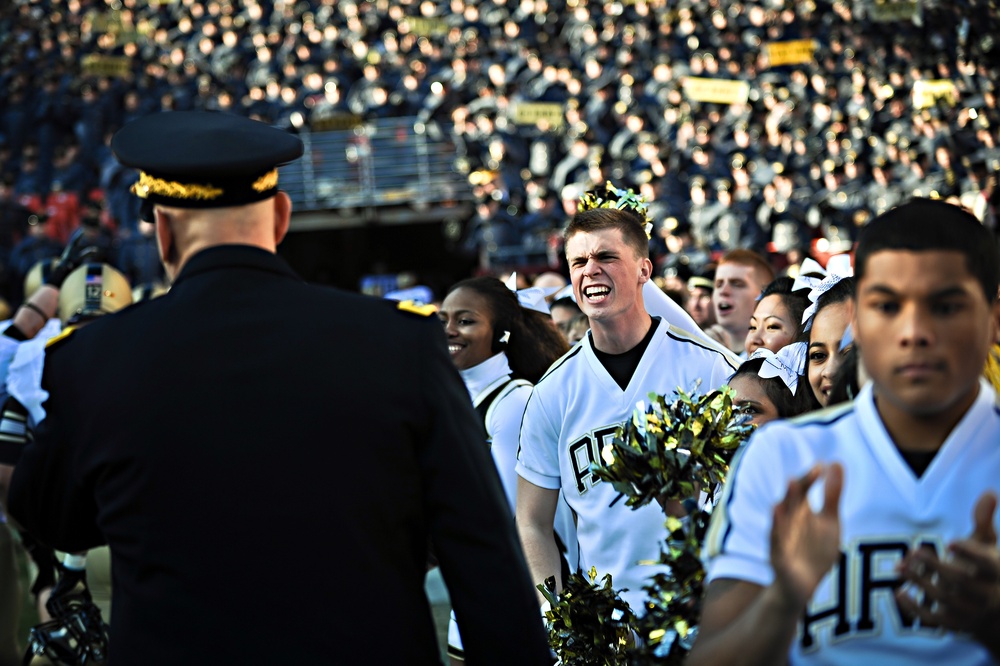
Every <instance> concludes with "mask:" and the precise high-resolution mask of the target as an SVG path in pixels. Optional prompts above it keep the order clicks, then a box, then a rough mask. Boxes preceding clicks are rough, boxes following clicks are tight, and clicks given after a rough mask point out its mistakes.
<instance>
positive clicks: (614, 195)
mask: <svg viewBox="0 0 1000 666" xmlns="http://www.w3.org/2000/svg"><path fill="white" fill-rule="evenodd" d="M604 190H605V191H604V192H587V193H586V194H584V195H583V196H582V197H580V202H579V203H578V204H577V206H576V209H577V210H578V211H579V212H581V213H582V212H583V211H587V210H594V209H595V208H614V209H616V210H629V211H632V212H633V213H636V214H637V215H638V216H639V217H641V218H642V219H643V220H645V222H644V224H643V229H644V230H645V232H646V238H651V237H652V232H653V220H651V219H650V217H649V204H647V203H646V199H645V198H644V197H643V196H642V195H641V194H636V193H635V191H633V190H632V189H631V188H630V189H627V190H623V189H619V188H617V187H615V186H614V185H612V184H611V181H608V182H607V183H605V185H604Z"/></svg>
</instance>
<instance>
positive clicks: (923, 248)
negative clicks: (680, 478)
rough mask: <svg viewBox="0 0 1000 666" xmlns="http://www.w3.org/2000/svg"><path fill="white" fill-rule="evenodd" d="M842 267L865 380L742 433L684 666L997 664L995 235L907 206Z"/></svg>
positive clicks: (999, 484)
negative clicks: (848, 268) (845, 397)
mask: <svg viewBox="0 0 1000 666" xmlns="http://www.w3.org/2000/svg"><path fill="white" fill-rule="evenodd" d="M855 274H856V277H857V287H856V288H857V294H856V296H857V305H856V309H855V313H854V319H853V328H854V337H855V342H856V344H857V345H858V347H859V349H860V353H861V358H862V360H863V362H864V366H865V367H866V368H867V370H868V373H869V374H870V375H871V378H872V381H871V382H870V383H869V384H868V385H867V386H866V387H865V388H864V389H863V390H862V391H861V393H860V394H859V396H858V398H857V399H856V400H855V401H854V403H853V404H847V405H843V406H839V407H834V408H831V409H828V410H825V411H821V412H818V413H815V414H812V415H809V416H804V417H801V418H798V419H794V420H791V421H787V422H776V423H774V424H770V425H767V426H765V427H764V428H762V429H761V430H760V431H758V432H757V433H756V434H755V436H754V437H753V438H752V439H751V441H750V444H749V445H748V446H747V448H746V450H745V452H744V454H743V455H742V456H741V458H740V460H739V461H738V462H737V463H736V465H735V466H734V470H733V472H732V473H731V474H730V478H729V480H728V482H727V484H726V492H725V494H724V497H723V501H722V503H721V504H720V506H719V507H718V509H717V510H716V514H715V516H714V517H713V522H712V527H711V530H710V532H709V538H708V552H709V557H710V560H709V580H710V584H709V586H708V589H707V592H706V597H705V605H704V611H703V615H702V620H701V625H700V635H699V637H698V640H697V642H696V643H695V646H694V649H693V651H692V653H691V655H690V658H689V660H688V662H687V663H688V664H689V666H693V665H696V664H780V663H786V662H787V663H791V664H819V663H823V664H876V663H877V664H904V663H905V664H911V663H914V662H924V663H939V664H944V663H947V664H989V663H995V661H996V660H998V659H1000V552H998V550H997V537H996V528H997V516H996V505H997V492H998V490H1000V408H998V406H997V398H996V395H995V394H994V392H993V390H992V388H990V387H989V385H988V384H987V383H986V382H985V381H982V380H981V379H980V376H981V374H982V369H983V364H984V363H985V361H986V355H987V353H988V351H989V349H990V347H991V346H992V345H993V343H994V342H995V340H996V335H997V328H998V321H1000V305H998V301H997V286H998V280H1000V269H998V260H997V246H996V242H995V240H994V239H993V237H992V235H991V234H990V232H989V231H988V230H986V229H985V228H984V227H983V226H982V225H981V224H979V222H978V221H977V220H976V219H975V218H974V217H973V216H972V215H970V214H968V213H966V212H964V211H963V210H961V209H959V208H957V207H954V206H950V205H948V204H945V203H943V202H940V201H932V200H926V199H915V200H913V201H911V202H909V203H907V204H904V205H902V206H899V207H898V208H895V209H893V210H891V211H889V212H887V213H885V214H883V215H881V216H879V217H878V218H876V219H875V220H874V221H872V222H871V224H869V226H868V227H866V228H865V229H864V230H863V232H862V235H861V239H860V242H859V245H858V249H857V254H856V260H855ZM904 582H905V583H906V584H903V583H904Z"/></svg>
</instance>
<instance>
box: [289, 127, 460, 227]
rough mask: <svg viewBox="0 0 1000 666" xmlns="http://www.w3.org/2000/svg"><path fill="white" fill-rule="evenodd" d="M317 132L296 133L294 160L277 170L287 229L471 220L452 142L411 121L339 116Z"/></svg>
mask: <svg viewBox="0 0 1000 666" xmlns="http://www.w3.org/2000/svg"><path fill="white" fill-rule="evenodd" d="M319 128H322V129H319ZM319 128H318V127H317V126H314V127H313V128H312V129H308V130H307V129H304V128H300V129H299V136H300V138H301V139H302V142H303V144H304V148H305V151H304V154H303V156H302V159H299V160H297V161H295V162H293V163H291V164H288V165H286V166H284V167H282V168H281V187H282V189H283V190H285V191H286V192H288V194H289V196H290V197H291V199H292V210H293V211H294V212H293V216H292V222H291V230H292V231H313V230H320V229H340V228H347V227H359V226H365V225H392V224H410V223H416V222H444V223H451V224H456V223H464V222H465V221H466V220H468V219H469V218H470V217H471V215H472V213H473V194H472V187H471V186H470V184H469V181H468V178H467V176H466V175H465V174H463V173H461V172H459V171H458V170H457V169H456V167H455V162H456V156H457V148H456V146H455V144H454V143H453V142H451V141H450V140H449V139H448V138H447V137H445V136H442V135H441V134H440V133H438V132H432V131H429V129H428V128H427V127H426V126H425V125H424V124H423V123H421V122H419V121H418V120H417V119H416V118H412V117H403V118H384V119H378V120H373V121H364V122H362V121H361V120H360V119H358V118H357V117H356V116H347V117H344V118H340V119H337V120H336V122H333V123H326V124H325V125H320V126H319Z"/></svg>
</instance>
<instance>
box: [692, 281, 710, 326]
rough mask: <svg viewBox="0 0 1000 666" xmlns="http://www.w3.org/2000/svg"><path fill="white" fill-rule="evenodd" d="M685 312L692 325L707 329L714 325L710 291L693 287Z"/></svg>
mask: <svg viewBox="0 0 1000 666" xmlns="http://www.w3.org/2000/svg"><path fill="white" fill-rule="evenodd" d="M687 311H688V314H689V315H691V318H692V319H694V323H696V324H698V326H700V327H701V328H708V327H709V326H711V325H712V324H714V323H715V308H714V307H713V306H712V290H711V289H705V288H704V287H695V288H694V289H692V290H691V293H690V295H689V296H688V300H687Z"/></svg>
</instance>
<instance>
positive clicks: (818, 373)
mask: <svg viewBox="0 0 1000 666" xmlns="http://www.w3.org/2000/svg"><path fill="white" fill-rule="evenodd" d="M850 321H851V304H850V303H847V302H844V303H835V304H833V305H828V306H826V307H825V308H823V309H821V310H820V311H819V312H817V313H816V316H815V317H813V324H812V328H811V329H809V350H808V356H807V357H806V374H807V375H808V376H809V386H811V387H812V391H813V395H815V396H816V400H817V401H818V402H819V404H820V405H822V406H823V407H826V406H827V405H829V404H830V390H831V389H832V388H833V378H834V375H835V374H836V372H837V369H838V368H840V364H841V363H842V362H843V360H844V355H845V354H846V353H847V351H848V350H849V349H850V345H848V346H847V347H846V348H844V349H843V350H841V349H840V341H841V340H842V339H843V338H844V331H846V330H847V325H848V323H850Z"/></svg>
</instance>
